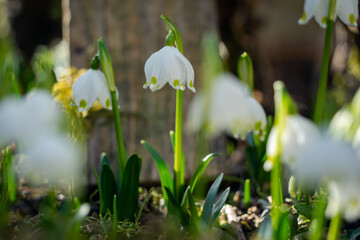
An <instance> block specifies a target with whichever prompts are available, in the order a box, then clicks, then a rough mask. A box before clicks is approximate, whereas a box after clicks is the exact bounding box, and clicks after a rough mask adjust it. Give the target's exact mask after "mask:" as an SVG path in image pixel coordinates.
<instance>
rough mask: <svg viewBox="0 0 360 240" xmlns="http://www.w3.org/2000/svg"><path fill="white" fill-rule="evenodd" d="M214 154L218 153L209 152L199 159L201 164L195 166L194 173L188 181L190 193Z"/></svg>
mask: <svg viewBox="0 0 360 240" xmlns="http://www.w3.org/2000/svg"><path fill="white" fill-rule="evenodd" d="M216 155H219V154H218V153H210V154H209V155H207V156H206V157H205V158H204V159H203V160H202V161H201V164H200V165H199V166H198V167H197V168H196V170H195V172H194V174H193V175H192V176H191V179H190V181H189V186H190V190H191V193H193V192H194V189H195V186H196V183H197V181H198V180H199V179H200V177H201V176H202V174H203V173H204V171H205V169H206V167H207V165H208V164H209V163H210V162H211V160H212V159H213V157H215V156H216Z"/></svg>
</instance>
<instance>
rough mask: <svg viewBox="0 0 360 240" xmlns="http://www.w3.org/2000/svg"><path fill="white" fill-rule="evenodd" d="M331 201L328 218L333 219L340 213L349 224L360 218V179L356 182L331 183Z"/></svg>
mask: <svg viewBox="0 0 360 240" xmlns="http://www.w3.org/2000/svg"><path fill="white" fill-rule="evenodd" d="M328 191H329V201H328V206H327V208H326V216H327V217H329V218H332V217H334V216H336V215H337V214H338V213H341V214H342V216H343V217H344V218H345V219H346V220H347V221H349V222H352V221H355V220H357V219H359V217H360V191H359V179H356V181H345V182H344V181H340V182H338V181H330V182H329V184H328Z"/></svg>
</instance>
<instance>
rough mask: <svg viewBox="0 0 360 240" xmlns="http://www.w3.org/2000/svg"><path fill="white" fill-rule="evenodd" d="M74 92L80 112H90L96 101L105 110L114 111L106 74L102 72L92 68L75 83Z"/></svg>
mask: <svg viewBox="0 0 360 240" xmlns="http://www.w3.org/2000/svg"><path fill="white" fill-rule="evenodd" d="M72 91H73V99H74V102H75V105H76V106H78V109H79V112H83V111H86V110H88V109H89V108H90V107H91V106H92V105H93V104H94V102H95V101H96V100H99V102H100V104H101V105H102V106H103V107H104V108H106V109H109V110H111V109H112V107H111V96H110V90H109V86H108V84H107V82H106V78H105V75H104V73H103V72H101V71H100V70H94V69H91V68H90V69H89V70H87V71H86V72H85V73H84V74H83V75H81V76H80V77H79V78H78V79H77V80H76V81H75V83H74V84H73V86H72ZM116 93H117V91H116Z"/></svg>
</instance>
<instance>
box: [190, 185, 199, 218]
mask: <svg viewBox="0 0 360 240" xmlns="http://www.w3.org/2000/svg"><path fill="white" fill-rule="evenodd" d="M188 200H189V209H190V213H191V222H192V223H195V224H196V223H197V221H198V220H199V216H198V211H197V209H196V205H195V200H194V197H193V195H192V193H191V192H189V195H188Z"/></svg>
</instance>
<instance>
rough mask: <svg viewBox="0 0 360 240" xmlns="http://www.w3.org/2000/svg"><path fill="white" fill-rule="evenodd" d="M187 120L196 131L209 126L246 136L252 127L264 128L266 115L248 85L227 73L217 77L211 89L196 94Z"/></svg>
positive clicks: (211, 130)
mask: <svg viewBox="0 0 360 240" xmlns="http://www.w3.org/2000/svg"><path fill="white" fill-rule="evenodd" d="M187 124H188V126H187V127H188V129H189V131H193V132H196V131H199V130H200V129H202V128H203V127H206V130H207V131H208V132H209V133H210V134H212V135H216V134H218V133H219V132H221V131H227V132H229V133H233V134H234V135H235V136H237V135H239V136H241V137H244V136H245V135H246V133H248V132H249V131H251V130H255V131H262V130H264V128H265V126H266V115H265V111H264V109H263V108H262V106H261V105H260V104H259V103H258V102H257V101H256V100H255V99H254V98H253V97H251V95H250V91H249V89H248V87H247V86H246V85H245V84H244V83H242V82H240V80H239V79H237V78H236V77H235V76H234V75H232V74H229V73H226V74H221V75H219V76H218V77H216V78H215V79H214V80H213V83H212V86H211V88H210V92H208V93H200V94H198V95H197V96H195V98H194V100H193V102H192V104H191V106H190V110H189V117H188V121H187Z"/></svg>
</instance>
